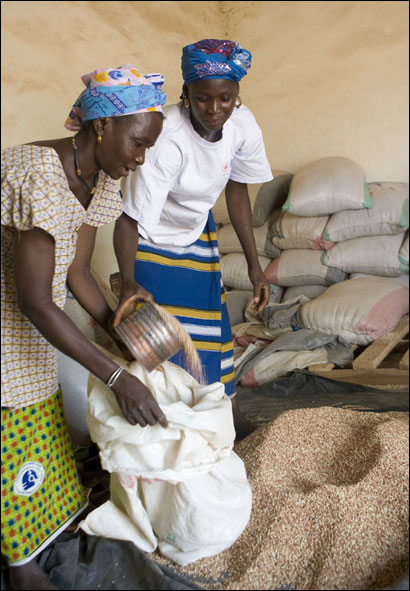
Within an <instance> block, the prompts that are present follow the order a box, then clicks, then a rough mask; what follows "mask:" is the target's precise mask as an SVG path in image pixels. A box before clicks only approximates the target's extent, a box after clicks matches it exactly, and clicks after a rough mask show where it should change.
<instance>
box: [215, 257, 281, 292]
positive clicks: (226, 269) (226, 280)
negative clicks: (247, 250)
mask: <svg viewBox="0 0 410 591" xmlns="http://www.w3.org/2000/svg"><path fill="white" fill-rule="evenodd" d="M258 258H259V263H260V266H261V267H262V271H264V270H265V269H266V267H267V266H268V265H269V263H270V262H271V259H268V258H267V257H261V256H260V257H258ZM221 275H222V282H223V284H224V285H225V286H226V287H231V288H232V289H245V290H249V291H252V292H253V285H252V282H251V280H250V279H249V276H248V263H247V262H246V258H245V255H244V254H241V253H236V252H235V253H231V254H226V255H225V256H223V257H222V259H221Z"/></svg>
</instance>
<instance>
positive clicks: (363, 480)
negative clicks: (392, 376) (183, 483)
mask: <svg viewBox="0 0 410 591" xmlns="http://www.w3.org/2000/svg"><path fill="white" fill-rule="evenodd" d="M235 450H236V451H237V453H238V454H239V455H240V456H241V458H242V459H243V460H244V462H245V465H246V468H247V473H248V478H249V481H250V484H251V486H252V491H253V511H252V516H251V519H250V521H249V523H248V526H247V528H246V530H245V532H244V533H243V534H242V536H241V537H240V538H239V539H238V540H237V541H236V542H235V544H234V545H233V546H232V547H231V548H229V549H228V550H226V551H224V552H222V553H221V554H219V555H218V556H214V557H210V558H205V559H202V560H199V561H197V562H196V563H193V564H191V565H189V566H187V567H184V568H180V567H179V568H178V567H177V566H176V565H175V564H173V563H170V562H169V561H167V560H164V559H163V558H162V557H159V556H158V555H157V554H156V555H154V556H153V557H154V558H155V559H156V560H158V561H160V562H161V563H165V564H167V565H168V566H171V567H172V568H173V569H175V570H177V571H178V572H179V573H180V574H182V575H185V576H187V577H189V578H191V580H192V581H193V582H196V583H197V584H199V585H200V586H203V587H205V588H207V589H381V588H383V587H384V586H387V585H389V584H391V582H392V581H394V580H395V579H397V578H398V577H399V576H401V575H402V574H403V572H404V571H405V570H406V568H407V566H408V415H407V414H405V413H395V412H389V413H368V412H366V413H361V412H354V411H350V410H345V409H335V408H329V407H322V408H313V409H298V410H292V411H289V412H286V413H284V414H282V415H280V416H279V417H278V418H277V419H275V420H274V421H272V422H271V423H269V424H267V425H264V426H263V427H261V428H260V429H258V430H257V431H256V432H254V433H253V434H252V435H251V436H249V437H248V438H246V439H245V440H243V441H242V442H241V443H239V444H238V445H237V446H236V448H235Z"/></svg>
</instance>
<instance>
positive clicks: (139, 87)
mask: <svg viewBox="0 0 410 591" xmlns="http://www.w3.org/2000/svg"><path fill="white" fill-rule="evenodd" d="M81 80H82V81H83V82H84V84H85V86H86V89H85V90H84V91H83V92H82V93H81V94H80V96H79V97H78V99H77V100H76V102H75V103H74V105H73V108H72V110H71V112H70V114H69V116H68V119H67V121H66V125H65V127H66V128H67V129H69V130H70V131H78V130H79V129H81V125H82V124H83V122H85V121H92V120H93V119H99V118H100V117H120V116H121V115H132V114H133V113H145V112H151V111H160V112H162V105H163V104H165V102H166V100H167V97H166V94H165V93H164V92H162V90H161V87H162V85H163V83H164V77H163V75H162V74H146V75H145V76H143V75H142V74H141V72H140V71H139V70H137V69H136V68H134V66H132V65H130V64H125V65H124V66H120V67H118V68H105V69H100V70H95V71H94V72H90V73H89V74H84V76H81Z"/></svg>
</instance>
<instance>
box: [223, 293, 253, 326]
mask: <svg viewBox="0 0 410 591" xmlns="http://www.w3.org/2000/svg"><path fill="white" fill-rule="evenodd" d="M225 295H226V307H227V308H228V316H229V321H230V324H231V325H234V324H239V323H241V322H244V320H245V316H244V314H245V307H246V304H247V303H248V302H249V300H253V291H250V290H242V289H232V290H231V291H227V292H226V294H225Z"/></svg>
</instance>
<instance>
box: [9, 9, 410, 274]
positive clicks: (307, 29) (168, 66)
mask: <svg viewBox="0 0 410 591" xmlns="http://www.w3.org/2000/svg"><path fill="white" fill-rule="evenodd" d="M1 11H2V25H1V26H2V89H3V93H2V146H3V147H4V146H9V145H13V144H17V143H25V142H29V141H33V140H36V139H46V138H56V137H62V136H64V135H69V132H67V131H66V130H65V129H64V127H63V125H64V121H65V118H66V116H67V114H68V112H69V110H70V108H71V105H72V103H73V101H74V100H75V99H76V97H77V95H78V94H79V93H80V91H81V90H82V83H81V81H80V76H81V74H84V73H86V72H89V71H91V70H93V69H95V68H97V67H105V66H117V65H120V64H122V63H126V62H130V63H132V64H133V65H135V66H137V67H139V68H140V69H141V70H142V71H143V72H155V71H157V72H158V71H160V72H162V73H164V74H165V76H166V85H165V88H164V89H165V91H166V92H167V94H168V98H169V102H171V103H172V102H175V101H176V100H178V97H179V95H180V90H181V85H182V81H181V74H180V54H181V48H182V46H183V45H185V44H187V43H190V42H192V41H196V40H198V39H201V38H204V37H219V38H221V37H225V38H226V37H228V38H231V39H234V40H235V41H238V42H239V43H240V44H241V45H242V46H243V47H246V48H247V49H249V50H251V52H252V53H253V66H252V69H251V70H250V73H249V74H248V76H246V77H245V78H244V79H243V81H242V83H241V97H242V100H243V102H244V103H245V104H247V105H248V106H249V107H250V108H251V109H252V111H253V112H254V114H255V116H256V118H257V120H258V122H259V124H260V126H261V127H262V130H263V133H264V138H265V143H266V148H267V153H268V157H269V160H270V162H271V165H272V167H273V168H279V169H282V170H289V171H292V172H296V171H297V170H298V169H299V168H300V167H301V166H303V165H304V164H306V163H308V162H310V161H312V160H314V159H316V158H320V157H324V156H330V155H341V156H346V157H348V158H351V159H352V160H354V161H356V162H358V163H359V164H360V165H361V166H362V167H363V169H364V171H365V173H366V176H367V178H368V180H369V181H375V180H379V181H380V180H381V181H386V180H390V181H408V100H409V97H408V2H398V1H389V2H377V1H371V2H364V1H348V2H340V1H333V2H297V1H295V2H293V1H290V2H288V1H285V2H269V1H262V2H248V1H245V2H243V1H242V2H237V1H234V2H210V1H206V2H201V1H194V2H186V1H184V2H159V1H153V2H144V1H138V2H124V1H120V0H119V1H114V2H95V1H92V2H80V1H75V2H69V1H58V2H41V1H40V2H39V1H36V2H31V1H30V2H18V1H14V2H13V1H10V2H8V1H3V2H1ZM111 232H112V228H111V227H108V228H106V229H104V230H103V231H102V232H101V231H100V232H99V237H98V252H97V255H96V257H95V258H96V261H97V263H98V264H97V267H98V269H97V270H99V271H100V272H102V271H103V270H104V269H106V268H108V267H110V270H109V272H111V270H112V267H113V266H115V263H114V259H113V255H112V248H111ZM107 260H108V261H109V263H108V265H107V264H105V263H103V261H107ZM103 274H104V275H106V273H103Z"/></svg>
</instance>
